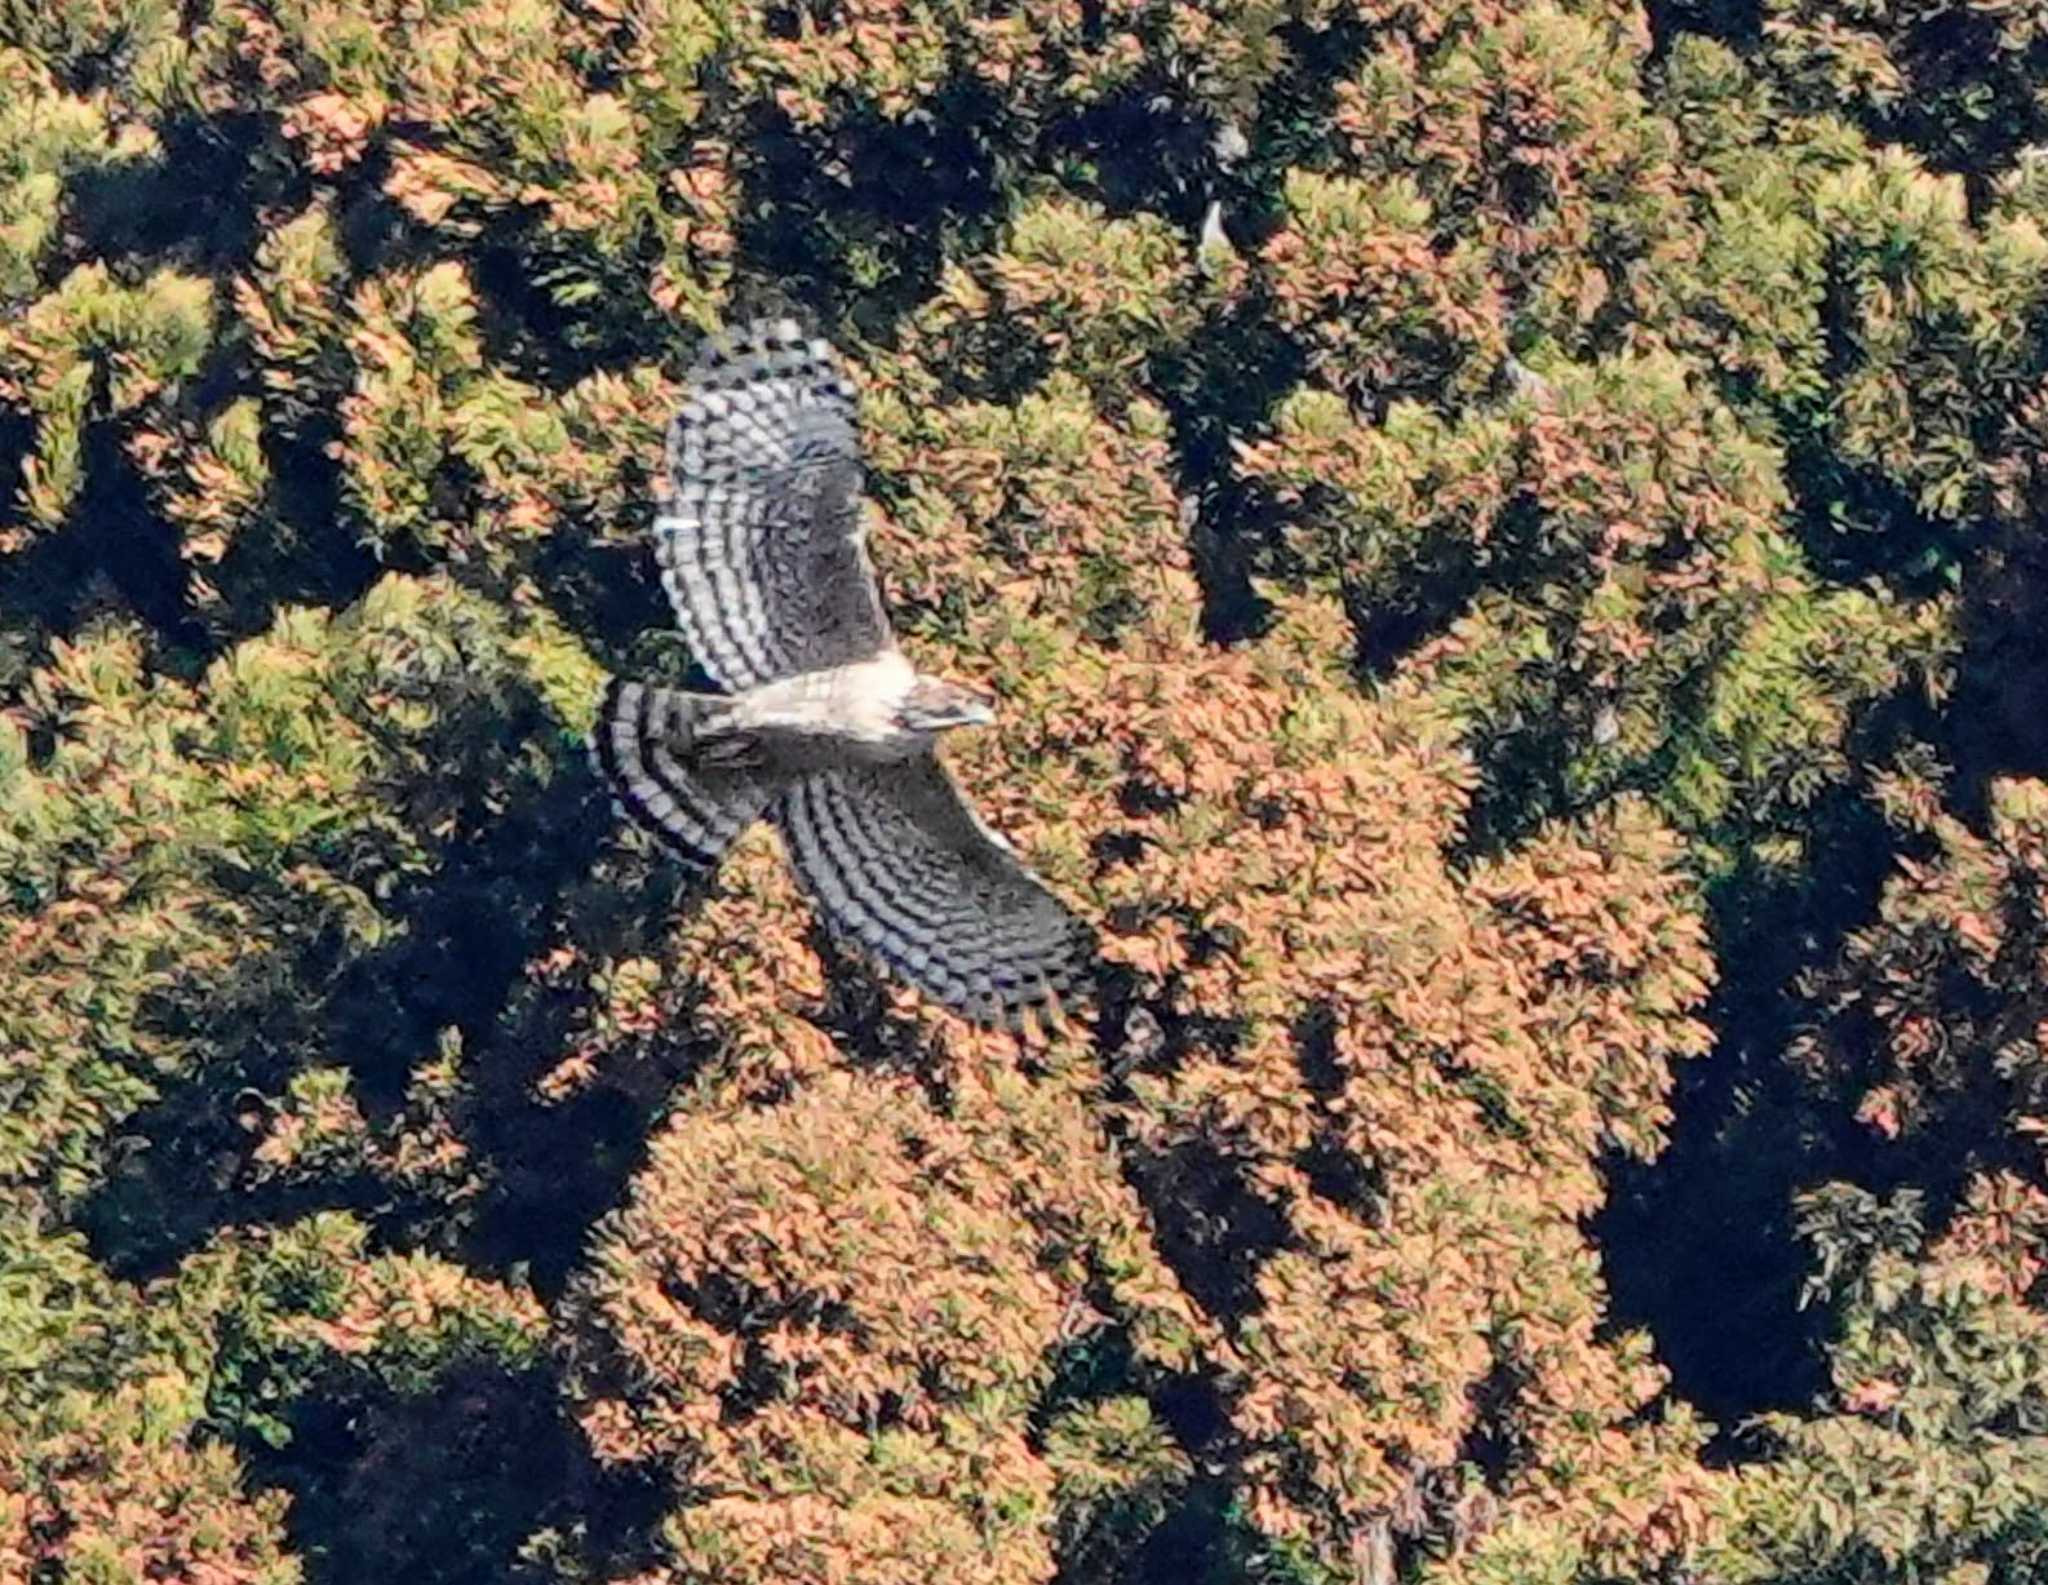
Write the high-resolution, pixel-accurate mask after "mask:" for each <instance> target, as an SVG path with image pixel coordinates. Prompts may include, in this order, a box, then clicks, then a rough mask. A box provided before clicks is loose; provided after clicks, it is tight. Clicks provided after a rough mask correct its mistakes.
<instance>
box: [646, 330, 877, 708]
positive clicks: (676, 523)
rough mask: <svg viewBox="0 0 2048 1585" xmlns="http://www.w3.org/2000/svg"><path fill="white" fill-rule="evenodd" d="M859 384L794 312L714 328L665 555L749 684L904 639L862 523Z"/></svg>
mask: <svg viewBox="0 0 2048 1585" xmlns="http://www.w3.org/2000/svg"><path fill="white" fill-rule="evenodd" d="M855 420H856V412H855V404H854V392H853V387H852V385H851V384H849V383H848V381H847V379H846V377H845V375H844V374H842V373H841V372H840V369H839V366H838V363H837V361H836V360H835V359H834V357H833V354H832V349H831V348H830V347H829V346H828V345H827V344H826V343H825V342H824V341H822V340H816V339H811V338H807V337H806V336H805V335H804V334H803V332H802V330H801V329H800V328H799V327H798V326H797V325H796V324H795V323H794V322H792V321H789V320H779V321H768V320H761V321H757V322H755V323H753V324H750V325H747V326H745V327H743V328H742V329H740V330H737V331H733V332H730V333H728V334H727V335H725V336H723V337H720V338H717V339H715V340H714V341H713V342H712V343H711V344H710V345H709V346H708V347H707V348H706V349H705V351H704V352H703V353H702V354H701V355H700V356H699V358H698V360H697V363H696V365H695V367H693V368H692V370H691V371H690V377H689V386H688V394H687V396H686V398H685V400H684V402H683V406H682V409H681V411H679V412H678V413H677V414H676V416H675V419H674V421H673V422H672V423H671V424H670V425H669V433H668V470H669V479H670V484H671V486H672V490H671V495H670V499H669V502H668V504H667V506H666V508H665V509H664V510H663V511H662V512H661V513H660V515H659V516H657V517H656V519H655V522H654V541H655V555H656V558H657V560H658V561H659V562H660V564H661V581H662V585H663V587H664V588H665V589H667V591H668V596H669V602H670V604H671V605H673V606H674V608H675V613H676V621H677V623H678V625H680V626H681V628H682V630H683V633H684V635H685V636H686V637H687V638H688V639H689V641H690V647H691V649H692V650H693V651H694V652H695V654H696V657H697V660H698V662H699V663H700V664H701V665H702V666H703V667H704V669H705V670H706V671H708V672H709V673H710V674H711V675H712V676H713V677H715V678H716V679H717V680H718V681H719V682H720V683H721V684H723V685H724V686H725V687H727V688H730V689H733V690H735V691H739V690H742V689H746V688H751V687H754V686H756V685H758V684H760V683H764V682H772V681H774V680H776V679H777V678H781V677H789V676H794V675H796V674H797V673H799V672H805V671H817V670H821V669H823V668H825V667H829V666H840V665H845V664H848V663H849V662H852V661H858V660H866V659H869V658H870V657H872V656H874V655H876V654H878V653H880V652H881V651H883V650H885V649H888V648H890V647H892V646H893V644H894V642H895V641H894V638H893V636H892V635H891V633H890V630H889V622H888V617H887V615H886V614H885V613H884V611H883V609H882V600H881V594H880V592H879V590H878V589H877V588H876V584H875V574H874V569H873V567H872V566H871V565H870V564H869V561H868V556H867V548H866V545H865V543H864V531H863V528H862V525H861V513H860V491H861V469H860V450H859V435H858V431H857V428H856V422H855Z"/></svg>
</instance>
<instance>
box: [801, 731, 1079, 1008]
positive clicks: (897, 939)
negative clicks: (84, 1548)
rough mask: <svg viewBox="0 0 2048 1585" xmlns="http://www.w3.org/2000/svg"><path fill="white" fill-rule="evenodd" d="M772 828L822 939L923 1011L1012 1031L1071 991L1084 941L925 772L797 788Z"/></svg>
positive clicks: (811, 782)
mask: <svg viewBox="0 0 2048 1585" xmlns="http://www.w3.org/2000/svg"><path fill="white" fill-rule="evenodd" d="M774 819H775V821H776V823H777V824H778V825H779V826H780V827H781V828H782V832H783V835H784V837H785V839H786V841H787V843H788V846H789V851H790V858H791V861H792V863H793V864H794V866H795V869H796V873H797V878H798V879H799V880H800V881H801V882H802V884H803V886H804V889H805V890H806V891H807V892H809V893H810V895H811V897H812V898H813V899H814V900H815V901H816V903H817V905H818V907H819V908H820V910H821V911H822V912H823V913H824V915H825V917H826V919H827V921H828V922H829V923H830V925H831V926H832V929H833V931H834V933H835V934H837V935H839V936H840V937H841V938H843V939H847V940H850V941H852V942H853V943H855V944H856V945H858V946H860V947H863V948H865V949H867V950H868V951H869V952H870V953H872V954H873V955H874V956H875V957H877V958H879V959H880V960H881V961H882V962H883V963H885V964H886V965H888V967H889V968H891V969H893V970H894V971H895V972H896V973H898V974H899V975H901V976H902V977H903V978H904V979H906V980H908V981H909V982H910V983H911V984H913V985H915V986H917V987H918V989H920V990H922V991H923V992H924V993H925V994H926V995H928V996H931V997H933V998H934V999H935V1000H938V1001H941V1002H943V1003H945V1004H946V1005H947V1006H949V1007H951V1008H953V1009H954V1010H955V1011H957V1012H959V1013H962V1014H964V1015H965V1016H967V1017H969V1018H973V1019H976V1020H979V1021H981V1022H984V1023H998V1022H1014V1021H1015V1020H1016V1018H1017V1016H1018V1014H1019V1013H1020V1012H1021V1011H1022V1010H1023V1009H1025V1008H1030V1007H1051V1006H1055V1005H1057V1004H1059V1003H1061V1002H1062V1001H1064V1000H1065V999H1067V998H1068V997H1069V996H1070V995H1071V994H1072V993H1074V992H1075V991H1076V990H1077V989H1078V988H1079V986H1080V984H1081V982H1082V980H1083V978H1084V976H1085V974H1086V972H1087V968H1088V964H1089V962H1090V961H1091V960H1092V958H1093V955H1094V938H1093V936H1092V934H1091V933H1090V932H1089V930H1088V928H1087V927H1086V926H1085V925H1083V924H1082V923H1081V922H1080V920H1078V919H1076V918H1075V917H1074V916H1073V915H1072V914H1071V913H1069V912H1068V911H1067V909H1066V907H1065V906H1064V905H1063V904H1061V902H1060V901H1059V899H1058V898H1056V897H1054V896H1053V894H1052V893H1051V892H1050V891H1048V890H1046V888H1045V887H1044V886H1043V885H1041V884H1040V883H1039V882H1038V880H1037V879H1036V878H1034V877H1033V876H1032V875H1031V873H1030V872H1029V871H1028V870H1026V869H1025V868H1024V866H1023V865H1021V864H1020V863H1018V861H1017V859H1016V856H1015V855H1014V854H1013V853H1012V852H1011V851H1010V847H1009V844H1008V843H1006V842H1004V841H1003V839H1002V838H1001V837H999V836H997V835H996V834H995V833H994V832H993V831H991V830H989V828H988V827H987V826H985V825H983V824H982V822H981V821H980V819H979V818H977V817H976V815H975V813H974V811H973V810H972V809H970V808H969V807H968V805H967V803H966V802H965V800H963V799H962V798H961V796H960V793H959V790H958V789H957V788H956V787H955V786H954V785H953V782H952V779H951V778H950V777H949V776H947V774H946V772H945V771H944V769H943V768H941V767H940V765H939V763H938V761H937V760H935V759H933V758H930V757H926V758H923V759H918V760H910V761H906V762H901V763H897V764H889V765H875V766H861V767H849V768H846V769H841V770H830V771H820V772H814V773H811V774H808V775H805V776H802V777H800V778H798V779H797V780H796V781H795V782H794V783H792V784H791V785H790V787H789V788H788V789H787V790H786V791H785V792H784V793H783V795H782V797H781V798H780V800H778V802H777V804H776V807H775V810H774Z"/></svg>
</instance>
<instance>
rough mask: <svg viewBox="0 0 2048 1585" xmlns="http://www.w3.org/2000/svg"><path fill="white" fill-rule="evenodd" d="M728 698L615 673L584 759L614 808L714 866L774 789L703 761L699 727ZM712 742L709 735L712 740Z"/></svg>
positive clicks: (694, 860)
mask: <svg viewBox="0 0 2048 1585" xmlns="http://www.w3.org/2000/svg"><path fill="white" fill-rule="evenodd" d="M730 704H731V701H730V700H728V699H725V698H723V697H722V696H719V695H716V694H701V693H686V692H684V691H683V690H682V689H680V688H661V687H656V686H655V685H653V684H652V683H642V682H633V681H631V680H629V679H627V678H624V677H614V678H613V679H612V680H611V683H610V685H609V686H608V687H607V688H606V689H605V695H604V702H603V703H602V704H600V705H599V706H598V711H597V725H596V727H595V728H594V729H593V731H592V732H591V735H590V753H591V758H592V759H593V760H594V761H595V762H596V764H597V768H598V770H599V772H600V773H601V774H602V775H603V776H604V778H605V780H606V781H607V782H609V783H610V784H611V789H612V796H613V797H614V799H615V800H616V801H617V803H618V805H619V807H620V808H621V809H622V810H624V811H625V812H626V813H627V814H628V815H630V816H632V818H633V819H634V820H635V821H636V822H637V823H638V824H640V825H642V826H644V827H646V829H647V830H648V831H649V832H651V833H652V834H653V835H654V836H655V837H657V838H659V839H660V840H661V842H662V843H664V844H665V845H666V846H667V847H669V848H670V849H671V850H672V851H674V852H675V853H676V855H677V856H678V857H680V858H681V859H683V860H684V862H686V863H688V864H692V865H695V866H698V867H700V868H704V869H710V868H712V867H714V866H715V865H716V864H717V863H718V861H719V859H720V858H721V857H723V856H724V853H725V850H726V849H727V848H728V847H730V846H731V845H732V844H733V842H734V841H735V840H736V839H737V838H738V837H739V835H740V833H741V832H743V831H745V830H746V829H747V827H748V826H750V825H752V824H753V823H754V821H755V820H756V819H758V818H759V817H760V814H761V812H762V810H763V809H764V808H766V806H767V804H768V800H769V799H770V798H771V797H772V796H773V795H774V792H775V788H774V785H773V783H772V782H771V781H770V780H769V779H768V778H767V777H765V776H762V775H760V774H757V773H756V772H753V771H750V770H748V769H746V768H745V767H743V766H735V765H732V764H707V763H704V759H703V756H702V754H701V753H700V749H701V748H703V747H705V746H707V745H706V744H705V743H703V742H700V736H701V735H702V729H703V728H704V727H706V726H708V725H709V724H710V722H711V720H712V718H713V717H715V716H716V715H718V714H720V713H722V712H724V711H725V710H726V709H727V708H728V707H729V706H730ZM711 741H713V742H715V741H716V740H715V739H713V740H711Z"/></svg>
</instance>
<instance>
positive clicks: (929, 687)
mask: <svg viewBox="0 0 2048 1585" xmlns="http://www.w3.org/2000/svg"><path fill="white" fill-rule="evenodd" d="M995 718H996V712H995V701H994V700H992V699H990V698H989V697H988V696H987V695H986V694H980V693H976V692H975V691H974V690H973V689H972V688H963V687H961V686H960V684H958V683H957V682H947V681H945V680H944V679H942V678H939V677H920V678H918V679H917V681H916V682H915V683H914V684H912V685H911V689H910V692H909V693H907V694H905V695H904V696H903V703H902V704H901V705H899V706H898V707H897V710H896V720H897V724H898V725H900V726H901V727H902V728H903V730H904V731H906V732H943V731H945V730H946V729H947V728H949V727H956V726H990V725H993V724H994V722H995Z"/></svg>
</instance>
